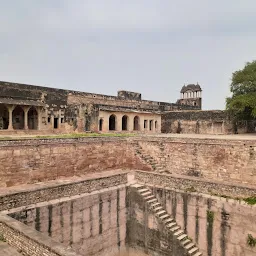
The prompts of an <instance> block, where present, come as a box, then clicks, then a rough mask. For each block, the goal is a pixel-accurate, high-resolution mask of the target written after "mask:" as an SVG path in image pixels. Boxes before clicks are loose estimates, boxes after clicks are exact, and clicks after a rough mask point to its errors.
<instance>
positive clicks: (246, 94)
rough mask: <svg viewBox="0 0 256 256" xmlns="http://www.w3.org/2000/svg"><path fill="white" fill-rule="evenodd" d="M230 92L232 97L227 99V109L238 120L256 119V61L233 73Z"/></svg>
mask: <svg viewBox="0 0 256 256" xmlns="http://www.w3.org/2000/svg"><path fill="white" fill-rule="evenodd" d="M230 91H231V92H232V97H230V98H227V99H226V107H227V109H228V110H230V111H232V112H233V113H234V115H235V117H236V118H237V119H243V120H248V119H253V118H256V61H252V62H248V63H246V65H245V67H244V68H243V69H242V70H238V71H235V72H234V73H233V75H232V82H231V85H230Z"/></svg>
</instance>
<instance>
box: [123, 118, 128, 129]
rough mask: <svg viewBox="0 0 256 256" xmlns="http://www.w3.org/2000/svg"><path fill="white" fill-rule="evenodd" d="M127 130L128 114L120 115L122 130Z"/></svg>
mask: <svg viewBox="0 0 256 256" xmlns="http://www.w3.org/2000/svg"><path fill="white" fill-rule="evenodd" d="M127 130H128V116H127V115H124V116H123V117H122V131H127Z"/></svg>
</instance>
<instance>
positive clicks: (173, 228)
mask: <svg viewBox="0 0 256 256" xmlns="http://www.w3.org/2000/svg"><path fill="white" fill-rule="evenodd" d="M131 186H132V187H134V188H136V189H137V191H138V192H139V194H140V195H141V196H142V197H143V198H144V200H145V201H146V203H147V204H148V206H149V207H150V209H152V210H153V212H154V214H155V216H156V217H157V219H158V220H159V221H160V222H162V223H163V224H164V226H165V228H166V229H167V230H169V232H171V233H172V234H173V236H174V237H176V239H177V240H178V241H179V242H180V244H181V246H182V247H183V248H184V249H185V251H187V255H189V256H202V255H203V254H202V253H201V252H199V249H198V247H196V245H195V244H194V243H193V242H192V241H191V240H190V239H189V237H188V236H187V234H184V231H183V230H182V229H181V228H180V227H179V226H178V224H177V223H176V221H175V220H174V219H173V218H172V217H171V216H170V215H169V214H168V213H167V212H166V210H165V209H164V208H163V206H162V205H161V204H160V203H159V202H158V200H157V198H156V197H155V196H154V194H153V193H152V192H151V190H150V189H149V188H147V187H146V186H145V185H141V184H133V185H131Z"/></svg>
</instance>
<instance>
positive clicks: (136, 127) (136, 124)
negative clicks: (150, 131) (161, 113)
mask: <svg viewBox="0 0 256 256" xmlns="http://www.w3.org/2000/svg"><path fill="white" fill-rule="evenodd" d="M139 129H140V119H139V117H138V116H135V117H134V118H133V130H134V131H139Z"/></svg>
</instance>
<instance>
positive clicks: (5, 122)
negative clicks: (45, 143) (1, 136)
mask: <svg viewBox="0 0 256 256" xmlns="http://www.w3.org/2000/svg"><path fill="white" fill-rule="evenodd" d="M39 112H40V111H39V108H38V107H35V106H22V105H7V104H0V130H38V129H39V128H40V122H39V116H40V114H39Z"/></svg>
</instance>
